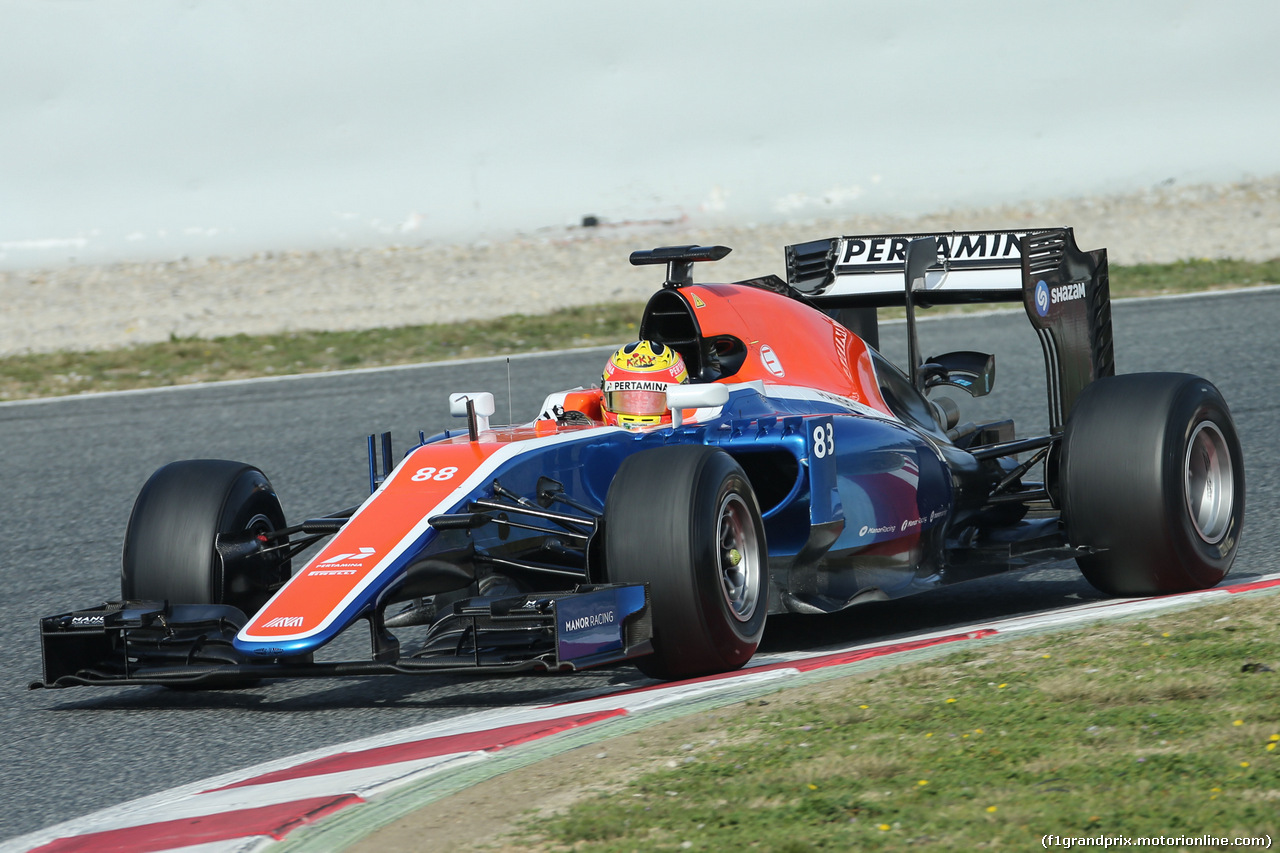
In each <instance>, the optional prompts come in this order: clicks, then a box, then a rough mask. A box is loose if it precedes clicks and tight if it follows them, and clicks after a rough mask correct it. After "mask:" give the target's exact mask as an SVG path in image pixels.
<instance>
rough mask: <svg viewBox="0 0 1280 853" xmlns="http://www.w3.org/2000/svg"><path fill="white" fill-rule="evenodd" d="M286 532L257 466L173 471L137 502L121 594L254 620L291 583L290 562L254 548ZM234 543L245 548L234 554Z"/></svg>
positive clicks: (190, 466)
mask: <svg viewBox="0 0 1280 853" xmlns="http://www.w3.org/2000/svg"><path fill="white" fill-rule="evenodd" d="M284 527H285V520H284V511H283V510H282V509H281V508H280V500H279V499H278V498H277V497H276V493H275V490H274V489H272V487H271V483H270V482H269V481H268V480H267V478H266V476H265V475H264V474H263V473H262V472H261V471H259V470H258V469H257V468H254V467H253V466H252V465H246V464H244V463H242V462H228V461H226V460H222V459H193V460H186V461H182V462H173V463H171V464H169V465H165V466H164V467H163V468H160V469H159V470H158V471H156V472H155V473H154V474H152V475H151V478H150V479H149V480H147V483H146V485H144V486H143V487H142V491H141V492H139V493H138V499H137V500H136V501H135V502H134V505H133V514H132V515H131V516H130V517H129V526H128V529H127V530H126V532H125V538H124V557H123V561H122V565H121V572H120V589H121V594H122V595H123V596H124V598H125V599H126V600H147V601H169V602H171V603H173V604H227V605H231V606H233V607H237V608H239V609H240V610H241V611H243V612H244V614H245V615H246V616H252V615H253V614H254V613H256V612H257V611H258V610H259V609H260V608H261V607H262V605H263V604H265V603H266V601H267V599H268V598H270V597H271V595H272V594H273V593H274V592H275V590H277V589H279V588H280V586H281V585H283V584H284V582H285V581H287V580H288V579H289V569H290V565H289V561H288V560H283V561H281V560H279V559H278V558H277V557H276V556H273V555H271V554H263V553H262V552H261V550H260V549H259V548H257V547H254V545H253V540H254V538H255V537H256V536H258V535H260V534H263V533H268V532H271V531H274V530H280V529H282V528H284ZM219 537H222V542H223V545H224V552H223V553H219V550H218V547H217V546H218V543H219ZM287 542H288V540H287V539H282V540H279V541H278V542H277V543H276V544H286V543H287ZM232 543H239V544H242V545H244V546H245V547H243V548H240V549H231V548H227V547H226V546H227V545H228V544H232ZM236 551H239V553H238V554H237V553H235V552H236Z"/></svg>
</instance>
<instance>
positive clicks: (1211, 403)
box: [1162, 383, 1245, 587]
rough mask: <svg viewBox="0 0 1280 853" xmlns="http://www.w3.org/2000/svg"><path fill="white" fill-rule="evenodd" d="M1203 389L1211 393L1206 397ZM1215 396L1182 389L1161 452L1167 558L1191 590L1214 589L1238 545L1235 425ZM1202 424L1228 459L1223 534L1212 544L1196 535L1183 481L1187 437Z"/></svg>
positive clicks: (1240, 490) (1239, 465) (1239, 480)
mask: <svg viewBox="0 0 1280 853" xmlns="http://www.w3.org/2000/svg"><path fill="white" fill-rule="evenodd" d="M1206 387H1207V388H1208V389H1209V390H1211V391H1212V392H1213V393H1211V394H1206V393H1204V389H1205V388H1206ZM1221 399H1222V398H1221V396H1220V395H1218V393H1217V390H1216V389H1214V388H1213V386H1211V385H1209V384H1208V383H1203V385H1202V386H1200V387H1196V386H1191V385H1188V386H1184V387H1183V389H1182V390H1181V393H1179V394H1178V396H1177V398H1176V399H1175V400H1174V403H1173V405H1172V406H1171V407H1170V417H1169V423H1168V427H1167V430H1166V433H1165V445H1164V451H1163V454H1162V456H1163V458H1162V462H1163V467H1164V483H1163V486H1164V488H1163V492H1164V495H1163V497H1164V509H1165V513H1166V516H1165V517H1166V518H1170V519H1177V523H1176V524H1173V525H1171V528H1170V537H1171V542H1170V543H1169V544H1170V550H1171V556H1173V557H1175V558H1176V559H1177V562H1178V564H1179V565H1180V566H1181V568H1182V570H1183V572H1184V573H1185V574H1186V576H1187V577H1188V578H1189V579H1190V580H1191V581H1192V582H1193V583H1194V584H1195V585H1196V587H1209V586H1213V585H1214V584H1216V583H1218V582H1219V581H1221V580H1222V578H1223V577H1224V576H1225V575H1226V573H1227V570H1228V569H1230V567H1231V563H1232V561H1233V560H1234V559H1235V553H1236V549H1237V547H1238V546H1239V544H1240V528H1241V523H1242V521H1243V519H1244V501H1245V495H1244V460H1243V458H1242V457H1243V454H1242V453H1241V450H1240V441H1239V439H1238V437H1237V435H1236V430H1235V424H1234V422H1233V421H1232V419H1231V415H1230V414H1229V413H1228V412H1227V410H1226V407H1225V405H1224V404H1223V403H1222V402H1221ZM1204 423H1212V424H1213V425H1214V426H1215V427H1217V429H1218V430H1219V431H1220V432H1221V433H1222V435H1223V438H1224V439H1225V440H1226V445H1227V448H1228V453H1229V455H1230V458H1231V470H1232V509H1231V515H1230V518H1229V520H1228V523H1227V529H1226V530H1225V531H1224V533H1223V535H1222V537H1221V538H1220V539H1219V540H1218V541H1217V542H1216V543H1210V542H1207V541H1205V539H1204V538H1202V537H1201V536H1200V534H1199V533H1198V532H1197V531H1196V529H1195V526H1194V524H1193V523H1192V520H1191V514H1190V510H1189V508H1188V507H1187V503H1186V495H1185V487H1184V478H1185V476H1186V460H1187V452H1188V450H1189V447H1190V442H1191V438H1192V436H1193V435H1194V434H1195V432H1196V430H1197V428H1198V427H1199V426H1200V425H1201V424H1204Z"/></svg>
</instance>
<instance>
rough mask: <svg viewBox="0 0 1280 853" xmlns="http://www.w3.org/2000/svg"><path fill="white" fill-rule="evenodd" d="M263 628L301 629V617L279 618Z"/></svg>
mask: <svg viewBox="0 0 1280 853" xmlns="http://www.w3.org/2000/svg"><path fill="white" fill-rule="evenodd" d="M262 627H263V628H301V627H302V617H301V616H277V617H276V618H274V619H272V620H271V621H270V622H268V623H267V624H265V625H263V626H262Z"/></svg>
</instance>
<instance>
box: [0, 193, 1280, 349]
mask: <svg viewBox="0 0 1280 853" xmlns="http://www.w3.org/2000/svg"><path fill="white" fill-rule="evenodd" d="M1058 225H1069V226H1072V227H1074V228H1075V232H1076V241H1077V243H1078V244H1079V245H1080V247H1081V248H1083V249H1095V248H1098V247H1103V246H1105V247H1106V248H1107V250H1108V256H1109V258H1110V260H1111V262H1112V263H1115V264H1135V263H1145V262H1156V263H1159V262H1168V261H1177V260H1184V259H1188V258H1237V259H1241V260H1269V259H1272V258H1276V257H1280V175H1278V176H1272V177H1269V178H1261V179H1256V180H1249V181H1242V182H1240V183H1235V184H1226V185H1200V186H1176V185H1168V186H1160V187H1155V188H1152V189H1150V190H1148V191H1145V192H1141V193H1134V194H1128V195H1116V196H1104V197H1092V198H1074V199H1062V200H1057V201H1044V202H1034V203H1032V202H1028V203H1025V204H1018V205H1006V206H1002V207H993V208H986V209H979V210H946V211H940V212H937V213H934V214H930V215H927V216H919V217H891V216H870V215H868V216H851V217H843V218H830V219H822V220H807V221H793V222H787V223H784V224H769V225H735V226H725V227H709V226H707V225H706V224H705V223H694V222H692V221H673V222H648V223H644V222H638V223H637V222H632V223H610V222H608V221H604V222H602V223H601V224H600V225H597V226H595V227H576V228H557V229H547V230H544V231H539V232H535V233H532V234H528V235H524V236H520V237H516V238H512V239H508V240H502V241H492V242H485V243H473V244H468V245H434V244H425V245H414V246H395V247H380V248H365V249H334V250H328V251H275V252H260V253H258V254H255V255H253V256H251V257H247V258H238V259H227V258H201V259H194V258H184V259H181V260H176V261H169V262H162V263H161V262H147V263H114V264H107V265H78V266H65V267H59V268H50V269H39V270H17V271H7V272H4V271H0V298H3V301H4V305H5V306H6V310H5V311H4V312H3V313H2V314H0V356H3V355H13V354H19V353H27V352H49V351H56V350H96V349H106V348H112V347H121V346H127V345H130V344H140V343H149V342H154V341H161V340H168V339H169V338H170V337H171V336H175V335H176V336H178V337H188V336H197V337H218V336H222V335H231V334H236V333H247V334H265V333H272V332H280V331H289V330H353V329H366V328H376V327H382V326H404V325H416V324H422V323H437V322H454V321H460V320H471V319H479V318H490V317H495V316H499V315H502V314H537V313H545V312H547V311H551V310H554V309H557V308H561V307H567V306H572V305H588V304H596V303H601V302H613V301H640V300H643V299H645V298H647V297H648V296H649V295H650V294H651V293H652V292H653V290H654V289H655V287H656V286H657V284H658V283H659V282H660V278H659V276H660V275H661V272H660V271H658V270H655V269H654V268H651V267H632V266H630V265H629V264H628V263H627V256H628V254H629V253H630V252H631V251H632V250H634V249H646V248H653V247H654V246H660V245H680V244H692V243H698V244H719V245H725V246H730V247H731V248H733V250H734V251H733V254H731V255H730V256H729V257H728V258H726V259H725V260H723V261H720V262H719V263H717V264H716V265H715V268H714V272H711V271H709V270H706V269H705V268H703V269H700V271H699V278H700V279H704V280H709V281H734V280H739V279H744V278H750V277H753V276H758V275H766V274H769V273H776V274H779V275H783V274H784V273H785V270H784V265H783V247H784V246H786V245H788V244H791V243H799V242H805V241H808V240H815V239H820V238H824V237H832V236H838V235H841V234H872V233H912V232H926V231H952V230H966V229H983V228H1009V229H1017V228H1028V227H1049V226H1058Z"/></svg>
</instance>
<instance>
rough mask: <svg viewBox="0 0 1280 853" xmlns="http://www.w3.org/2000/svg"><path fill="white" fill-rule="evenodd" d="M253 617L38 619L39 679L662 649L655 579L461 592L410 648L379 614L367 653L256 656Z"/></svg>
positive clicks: (181, 677) (222, 612)
mask: <svg viewBox="0 0 1280 853" xmlns="http://www.w3.org/2000/svg"><path fill="white" fill-rule="evenodd" d="M244 622H245V616H244V614H243V613H241V612H240V611H239V610H237V609H236V608H234V607H227V606H223V605H174V604H169V603H167V602H156V601H123V602H108V603H107V604H104V605H102V606H101V607H95V608H91V609H88V610H78V611H74V612H72V613H63V614H59V615H57V616H47V617H45V618H44V619H41V620H40V639H41V652H42V656H43V660H44V673H43V675H44V678H43V680H41V681H36V682H32V684H31V685H30V686H31V687H32V688H33V689H34V688H39V687H48V688H54V687H73V686H76V685H85V684H99V685H125V684H164V685H171V686H193V687H215V688H216V687H230V686H240V685H244V684H246V683H251V682H254V681H257V680H259V679H264V678H323V677H334V676H343V675H392V674H412V673H427V672H430V673H440V672H472V673H474V672H491V673H504V672H525V671H547V672H565V671H572V670H579V669H586V668H588V667H596V666H603V665H607V664H611V663H617V662H619V661H623V660H627V659H629V658H634V657H639V656H641V655H645V654H649V653H650V652H652V651H653V644H652V636H653V626H652V618H651V616H650V611H649V590H648V587H646V586H643V585H636V584H599V585H581V586H578V587H576V588H575V589H573V590H568V591H565V592H559V593H547V592H540V593H531V594H527V595H519V596H514V597H506V598H473V599H467V600H465V601H461V602H458V603H456V604H455V605H454V606H453V607H452V608H451V610H450V611H449V612H448V613H446V614H445V615H443V616H442V617H440V618H439V619H437V620H436V621H435V623H434V624H433V625H432V626H431V627H430V628H429V629H428V630H427V633H426V636H425V638H424V639H422V640H421V642H420V647H419V648H417V649H416V650H415V651H413V652H412V653H404V654H402V653H401V651H400V647H399V642H398V641H397V640H395V638H394V637H391V636H390V634H389V632H388V631H387V628H386V627H385V625H383V624H382V619H381V616H380V615H374V616H373V617H371V618H369V622H370V629H371V635H372V638H373V654H372V655H371V658H370V659H369V660H353V661H336V662H317V661H314V660H312V659H311V656H309V655H306V656H298V657H293V658H289V657H271V656H269V655H265V654H262V655H254V656H251V655H247V654H245V653H244V652H241V651H239V650H238V649H236V648H235V646H234V645H232V639H233V638H234V637H235V635H236V633H237V632H238V631H239V630H240V628H241V627H243V625H244Z"/></svg>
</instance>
